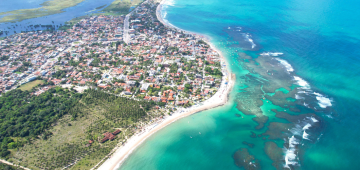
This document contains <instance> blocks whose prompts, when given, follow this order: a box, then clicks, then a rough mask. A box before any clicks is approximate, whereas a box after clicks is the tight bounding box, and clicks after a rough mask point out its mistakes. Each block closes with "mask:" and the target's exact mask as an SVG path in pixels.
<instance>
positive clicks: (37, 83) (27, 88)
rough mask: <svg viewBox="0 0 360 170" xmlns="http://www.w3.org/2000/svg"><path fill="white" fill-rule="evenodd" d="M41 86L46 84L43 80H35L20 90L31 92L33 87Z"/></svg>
mask: <svg viewBox="0 0 360 170" xmlns="http://www.w3.org/2000/svg"><path fill="white" fill-rule="evenodd" d="M39 84H44V81H43V80H35V81H31V82H29V83H26V84H23V85H21V86H20V87H19V89H20V90H22V91H25V90H31V89H32V88H33V87H36V86H37V85H39Z"/></svg>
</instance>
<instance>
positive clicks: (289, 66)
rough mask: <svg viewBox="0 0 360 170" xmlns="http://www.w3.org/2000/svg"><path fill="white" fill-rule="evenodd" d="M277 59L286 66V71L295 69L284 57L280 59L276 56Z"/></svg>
mask: <svg viewBox="0 0 360 170" xmlns="http://www.w3.org/2000/svg"><path fill="white" fill-rule="evenodd" d="M275 59H276V60H278V61H279V62H280V63H281V64H282V65H283V66H284V67H285V68H286V71H287V72H288V73H290V72H293V71H294V69H293V68H292V66H291V65H290V64H289V63H288V62H287V61H285V60H282V59H280V58H275Z"/></svg>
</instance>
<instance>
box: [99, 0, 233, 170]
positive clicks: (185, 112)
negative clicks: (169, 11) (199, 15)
mask: <svg viewBox="0 0 360 170" xmlns="http://www.w3.org/2000/svg"><path fill="white" fill-rule="evenodd" d="M165 1H166V0H162V1H161V2H160V5H159V6H158V7H157V10H156V15H157V18H158V19H159V20H160V22H161V23H163V24H164V25H166V26H168V27H171V28H174V27H173V26H171V25H169V24H168V23H166V22H164V20H163V19H162V18H161V15H160V12H161V8H162V4H163V3H164V2H165ZM175 29H178V28H175ZM178 30H181V29H178ZM181 31H185V30H181ZM185 32H187V33H191V32H188V31H185ZM191 34H195V33H191ZM197 35H199V34H197ZM204 41H206V42H207V43H208V44H209V45H210V46H211V48H212V49H214V50H216V51H217V52H218V53H219V54H220V57H221V63H225V65H226V67H222V72H223V75H224V76H223V80H222V82H221V86H220V88H219V89H218V91H217V92H216V93H215V95H213V96H212V97H211V98H210V99H208V100H206V101H204V102H202V103H200V104H197V105H194V106H192V107H190V108H183V109H179V110H178V111H177V112H175V113H174V114H172V115H171V116H167V117H166V118H164V119H163V120H161V121H160V122H157V123H154V124H152V125H149V126H147V127H146V128H145V131H144V132H141V133H140V134H135V135H133V136H132V137H131V138H129V139H128V140H127V142H126V143H125V144H124V145H122V146H118V147H115V148H114V149H113V151H112V152H111V153H110V154H109V157H105V158H104V159H103V160H104V161H105V162H103V161H102V162H103V163H102V162H100V163H99V165H100V164H101V163H102V164H101V165H100V167H98V165H97V166H95V167H94V169H99V170H110V169H118V168H119V166H120V165H121V164H122V163H123V162H124V160H125V159H126V158H127V157H128V156H129V155H130V154H131V153H132V151H133V150H134V149H136V147H137V146H139V145H140V144H141V143H142V142H144V141H145V140H146V139H147V138H148V137H150V136H151V135H152V134H154V133H155V132H157V131H158V130H160V129H162V128H164V127H166V126H167V125H169V124H171V123H173V122H175V121H177V120H179V119H181V118H184V117H186V116H189V115H191V114H194V113H198V112H201V111H204V110H208V109H212V108H215V107H218V106H222V105H224V104H225V103H227V101H228V95H229V92H230V91H231V89H232V87H233V85H234V83H235V75H234V74H231V72H230V70H229V68H228V67H227V66H228V63H227V61H226V59H225V58H224V56H223V55H222V53H221V51H219V50H217V49H216V48H215V46H214V45H213V44H211V43H210V40H209V38H207V37H205V38H204ZM222 65H223V64H222Z"/></svg>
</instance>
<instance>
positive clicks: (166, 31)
mask: <svg viewBox="0 0 360 170" xmlns="http://www.w3.org/2000/svg"><path fill="white" fill-rule="evenodd" d="M150 2H151V1H145V2H143V3H142V4H141V5H139V6H138V7H137V8H136V9H135V10H133V12H131V13H130V14H128V15H126V16H123V15H122V16H105V15H93V16H86V17H83V18H82V19H81V20H80V22H78V23H73V24H69V23H68V24H67V25H65V26H64V27H66V28H68V29H59V30H57V31H33V32H26V33H19V34H14V35H11V36H8V37H6V38H5V39H3V40H1V41H0V51H1V53H0V57H1V61H0V93H4V92H6V91H8V90H12V89H15V88H18V87H21V86H24V85H26V84H27V83H29V82H32V81H34V80H42V81H40V82H42V83H41V84H39V85H37V84H35V85H37V86H36V87H34V88H33V89H32V90H33V93H34V95H39V94H41V93H43V92H44V91H46V90H48V89H50V88H51V87H53V86H61V87H72V88H75V89H76V90H77V91H79V92H81V91H82V90H84V89H87V88H96V89H103V90H105V91H107V92H109V93H112V94H116V95H120V96H126V97H130V98H137V99H144V100H153V101H155V102H158V103H159V105H161V106H165V105H171V106H185V107H187V106H191V105H193V104H195V103H198V102H201V101H204V100H206V99H208V98H209V97H211V95H212V94H215V92H216V91H217V89H218V88H219V87H220V85H221V81H222V76H223V73H222V71H221V70H222V64H221V62H222V61H221V58H220V55H219V54H218V53H217V52H216V51H214V50H213V49H212V48H210V46H209V45H208V44H207V43H206V42H205V41H204V40H203V37H201V36H198V35H193V34H191V33H186V32H184V31H181V30H177V29H174V28H168V27H166V26H164V25H163V24H162V23H161V22H160V21H159V20H158V19H157V17H156V12H155V11H156V6H157V5H156V4H155V3H150Z"/></svg>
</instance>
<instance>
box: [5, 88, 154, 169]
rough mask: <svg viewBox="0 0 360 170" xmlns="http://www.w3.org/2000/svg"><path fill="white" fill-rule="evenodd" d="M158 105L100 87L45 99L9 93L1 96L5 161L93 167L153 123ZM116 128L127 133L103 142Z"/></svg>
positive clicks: (45, 166) (60, 92)
mask: <svg viewBox="0 0 360 170" xmlns="http://www.w3.org/2000/svg"><path fill="white" fill-rule="evenodd" d="M155 105H156V103H155V102H153V101H144V100H141V101H136V100H133V99H128V98H124V97H118V96H115V95H112V94H108V93H105V92H103V91H100V90H94V89H89V90H86V91H84V93H82V94H79V93H75V92H73V91H71V90H68V89H62V88H60V87H57V88H53V89H50V90H48V91H47V92H44V93H42V94H40V95H39V96H34V95H31V93H30V92H28V91H21V90H12V91H9V92H8V93H5V94H3V96H2V97H0V127H1V129H0V133H1V136H0V138H1V157H2V158H3V159H9V160H11V161H12V162H14V163H17V164H20V165H23V166H25V167H29V168H31V169H61V168H63V167H65V166H67V165H69V164H71V163H73V162H75V161H77V162H78V163H77V164H76V165H75V166H76V168H80V169H82V168H85V169H86V168H87V169H89V168H91V167H92V166H93V165H94V164H96V163H97V162H98V161H99V160H101V159H102V158H103V157H104V156H105V155H106V154H108V153H109V152H110V150H111V149H112V148H113V147H114V146H115V145H116V144H117V143H118V142H119V141H123V140H125V136H127V135H131V134H132V133H134V131H133V130H134V129H136V126H138V125H139V123H138V122H143V123H145V122H148V121H150V120H151V119H152V116H151V115H149V114H147V112H148V111H149V110H151V108H153V106H155ZM115 129H121V130H122V133H121V134H119V135H118V137H117V138H116V140H114V141H108V142H106V143H102V144H101V143H99V142H98V141H99V140H100V139H101V138H103V135H102V134H103V133H105V132H113V131H114V130H115ZM89 140H91V141H94V143H93V144H92V145H90V146H88V141H89ZM18 161H19V162H18Z"/></svg>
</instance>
